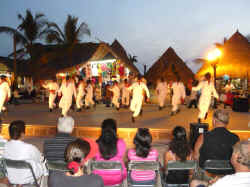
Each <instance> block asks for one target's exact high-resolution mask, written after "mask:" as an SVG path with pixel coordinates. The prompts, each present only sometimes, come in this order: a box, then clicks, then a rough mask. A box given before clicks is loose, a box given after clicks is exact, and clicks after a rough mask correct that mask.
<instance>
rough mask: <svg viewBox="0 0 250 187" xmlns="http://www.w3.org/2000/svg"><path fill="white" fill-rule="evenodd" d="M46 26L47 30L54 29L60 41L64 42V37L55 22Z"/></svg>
mask: <svg viewBox="0 0 250 187" xmlns="http://www.w3.org/2000/svg"><path fill="white" fill-rule="evenodd" d="M46 24H47V27H48V28H49V29H55V30H56V31H57V32H58V33H60V37H61V38H62V40H65V35H64V34H63V32H62V30H61V29H60V27H59V26H58V25H57V24H56V23H55V22H47V23H46Z"/></svg>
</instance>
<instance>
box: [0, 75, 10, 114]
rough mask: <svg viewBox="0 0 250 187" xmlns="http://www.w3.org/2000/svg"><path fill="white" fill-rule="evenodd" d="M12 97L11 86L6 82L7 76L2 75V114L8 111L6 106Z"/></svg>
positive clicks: (0, 94)
mask: <svg viewBox="0 0 250 187" xmlns="http://www.w3.org/2000/svg"><path fill="white" fill-rule="evenodd" d="M10 96H11V92H10V86H9V84H8V82H7V81H6V76H4V75H2V76H0V114H2V112H5V111H6V107H5V106H4V104H5V103H6V102H7V101H8V100H9V99H10ZM0 117H1V116H0Z"/></svg>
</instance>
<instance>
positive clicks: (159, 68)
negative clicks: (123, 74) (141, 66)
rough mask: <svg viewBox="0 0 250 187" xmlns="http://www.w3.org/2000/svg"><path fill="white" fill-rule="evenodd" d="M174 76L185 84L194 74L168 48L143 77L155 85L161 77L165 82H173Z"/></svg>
mask: <svg viewBox="0 0 250 187" xmlns="http://www.w3.org/2000/svg"><path fill="white" fill-rule="evenodd" d="M176 75H178V76H179V77H180V78H181V81H182V82H184V83H185V84H187V83H188V80H189V79H191V78H193V77H194V73H193V72H192V71H191V70H190V69H189V68H188V66H187V65H186V64H185V63H184V62H183V60H182V59H181V58H180V57H179V56H178V55H177V54H176V52H175V51H174V49H173V48H172V47H169V48H168V49H167V50H166V51H165V53H163V55H162V56H161V57H160V58H159V59H158V60H157V61H156V62H155V63H154V64H153V65H152V66H151V67H150V68H149V70H148V71H147V73H146V75H145V77H146V79H147V80H148V81H149V82H151V83H153V84H154V85H155V84H156V82H157V80H158V79H160V78H161V77H163V78H164V79H165V80H166V81H168V82H169V81H175V80H176Z"/></svg>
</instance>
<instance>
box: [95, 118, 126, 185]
mask: <svg viewBox="0 0 250 187" xmlns="http://www.w3.org/2000/svg"><path fill="white" fill-rule="evenodd" d="M96 142H97V144H98V148H99V149H98V152H97V154H96V160H97V161H120V162H121V164H122V166H123V173H121V172H120V171H107V170H95V171H94V173H95V174H98V175H100V176H101V177H102V179H103V182H104V185H115V184H121V183H122V181H123V180H124V179H125V178H126V177H127V169H126V167H125V165H124V161H123V157H124V154H125V152H126V144H125V142H124V141H123V140H122V139H118V137H117V127H116V121H115V120H113V119H105V120H104V121H103V122H102V133H101V136H100V137H99V138H98V140H97V141H96Z"/></svg>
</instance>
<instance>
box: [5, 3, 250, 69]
mask: <svg viewBox="0 0 250 187" xmlns="http://www.w3.org/2000/svg"><path fill="white" fill-rule="evenodd" d="M26 9H30V10H31V11H32V13H33V14H35V13H39V12H40V13H43V14H45V15H46V17H47V19H48V20H49V21H53V22H56V23H58V24H59V25H60V26H63V23H64V22H65V21H66V18H67V15H68V14H71V15H73V16H76V17H79V21H80V22H85V23H87V24H88V26H89V28H90V30H91V33H92V36H91V37H90V38H89V37H87V36H86V37H85V39H84V38H83V41H92V42H98V40H96V38H99V39H100V40H103V41H105V42H108V43H110V44H111V43H112V42H113V41H114V39H115V38H116V39H117V40H118V41H119V42H120V43H121V44H122V45H123V47H124V48H125V50H126V51H127V53H129V54H132V55H135V56H138V61H139V62H138V64H137V66H138V68H139V69H140V70H142V66H143V65H142V64H148V66H151V65H152V64H153V63H154V62H155V61H156V60H157V59H158V58H159V57H160V56H161V55H162V54H163V53H164V52H165V51H166V49H167V48H168V47H169V46H172V47H173V48H174V49H175V51H176V53H177V54H178V55H179V56H180V57H181V58H182V59H183V60H184V61H191V60H192V59H194V58H197V57H202V56H203V55H204V53H205V52H206V51H207V50H208V49H209V48H211V47H212V46H213V43H215V42H222V41H223V38H224V37H230V36H231V35H232V34H233V33H234V32H235V31H236V30H237V29H239V31H240V32H241V33H242V34H243V35H248V34H250V1H249V0H1V6H0V26H10V27H14V28H16V27H17V26H18V25H19V23H20V22H19V20H18V19H17V14H18V13H21V14H22V15H25V10H26ZM12 51H13V46H12V39H11V37H9V36H8V35H6V34H0V56H7V55H8V54H10V53H11V52H12ZM188 66H190V67H191V69H192V70H193V71H196V69H197V65H194V64H192V63H188ZM195 66H196V67H195Z"/></svg>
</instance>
